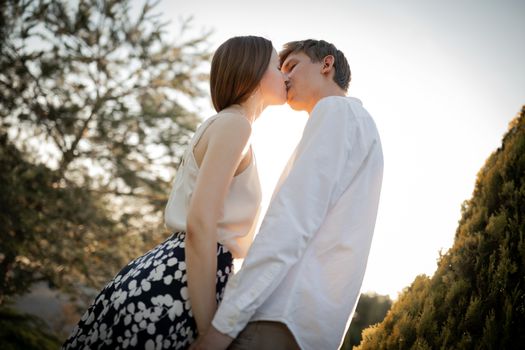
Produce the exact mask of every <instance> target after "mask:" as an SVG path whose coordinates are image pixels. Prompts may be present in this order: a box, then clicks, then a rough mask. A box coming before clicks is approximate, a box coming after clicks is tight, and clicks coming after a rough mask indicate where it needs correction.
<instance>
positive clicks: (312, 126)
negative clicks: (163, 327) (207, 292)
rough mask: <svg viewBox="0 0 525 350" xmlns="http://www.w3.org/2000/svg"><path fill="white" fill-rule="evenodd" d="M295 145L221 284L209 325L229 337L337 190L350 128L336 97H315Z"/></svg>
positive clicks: (291, 260) (287, 264)
mask: <svg viewBox="0 0 525 350" xmlns="http://www.w3.org/2000/svg"><path fill="white" fill-rule="evenodd" d="M310 118H311V120H309V123H308V124H307V126H306V128H305V131H304V134H303V138H302V140H301V142H300V144H299V146H298V149H297V154H296V159H295V163H294V164H293V167H292V169H291V171H290V173H289V175H288V177H287V178H286V180H284V182H283V183H282V186H281V187H280V189H279V191H278V192H277V193H276V194H275V195H274V198H273V200H272V203H271V204H270V207H269V209H268V212H267V214H266V216H265V218H264V220H263V222H262V224H261V229H260V231H259V234H258V235H257V237H256V239H255V241H254V243H253V245H252V247H251V248H250V251H249V253H248V256H247V257H246V259H245V261H244V264H243V266H242V268H241V270H240V271H239V272H238V273H237V274H236V275H235V276H233V277H232V278H231V279H230V281H229V282H228V285H227V287H226V292H225V295H224V299H223V301H222V303H221V305H220V307H219V309H218V311H217V313H216V315H215V317H214V319H213V322H212V325H213V326H214V328H215V329H216V330H218V331H219V332H221V333H223V334H225V335H228V336H229V337H231V338H235V337H236V336H237V335H238V333H239V332H240V331H241V330H242V329H243V328H244V327H245V326H246V324H247V323H248V321H249V320H250V318H251V317H252V316H253V314H254V313H255V311H256V310H257V308H258V307H259V306H260V305H261V304H262V303H263V302H264V301H265V300H266V299H267V298H268V297H269V296H270V295H271V294H272V292H273V291H274V290H275V288H277V286H278V285H279V284H280V283H281V281H282V279H283V278H284V277H285V276H286V273H287V272H288V270H289V269H290V268H291V267H292V266H293V265H294V264H295V263H296V262H297V260H299V259H300V257H301V256H302V254H303V253H304V250H305V249H306V247H307V244H308V242H309V240H310V239H311V238H312V237H313V235H314V234H315V233H316V232H317V231H318V230H319V228H320V226H321V225H322V223H323V221H324V219H325V217H326V214H327V212H328V210H329V208H330V207H331V206H332V205H333V204H334V202H335V200H336V199H337V198H339V196H340V194H341V193H342V190H343V189H342V188H341V186H340V182H339V179H340V178H343V177H344V170H345V168H346V164H347V160H348V158H349V154H350V153H351V151H352V150H351V148H352V143H353V141H352V140H353V139H355V137H354V135H353V134H354V133H355V132H356V130H355V127H353V125H352V123H354V121H355V119H354V118H353V116H351V115H348V109H347V108H346V106H345V105H344V103H341V102H340V101H331V100H327V101H321V102H320V103H319V104H318V106H316V108H315V109H314V112H313V113H312V116H311V117H310Z"/></svg>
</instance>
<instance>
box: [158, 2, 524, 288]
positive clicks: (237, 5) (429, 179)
mask: <svg viewBox="0 0 525 350" xmlns="http://www.w3.org/2000/svg"><path fill="white" fill-rule="evenodd" d="M158 9H160V10H161V11H162V13H163V16H165V18H166V19H170V20H172V21H173V23H174V26H173V27H172V28H173V35H176V34H177V33H178V31H177V30H176V28H177V26H176V24H177V23H178V22H177V21H178V20H179V19H180V18H181V17H184V18H186V17H188V16H194V21H193V28H192V31H193V32H194V33H195V34H198V33H200V32H202V31H204V30H206V29H213V30H214V34H213V35H212V37H211V44H212V47H213V49H215V48H216V47H218V46H219V45H220V44H221V43H222V42H223V41H224V40H226V39H228V38H229V37H232V36H238V35H259V36H264V37H266V38H268V39H270V40H272V42H273V44H274V46H275V47H276V48H277V50H279V49H280V48H281V47H282V45H283V44H284V43H286V42H288V41H292V40H301V39H307V38H314V39H324V40H326V41H329V42H332V43H333V44H335V45H336V46H337V47H338V48H339V49H341V50H342V51H343V52H344V53H345V55H346V56H347V59H348V61H349V63H350V67H351V70H352V83H351V86H350V90H349V95H350V96H355V97H358V98H359V99H361V100H362V101H363V104H364V106H365V108H367V109H368V111H369V112H370V113H371V114H372V116H373V117H374V119H375V121H376V124H377V127H378V129H379V132H380V135H381V137H382V144H383V152H384V157H385V172H384V179H383V189H382V195H381V202H380V207H379V213H378V218H377V224H376V230H375V234H374V240H373V245H372V250H371V253H370V257H369V260H368V269H367V273H366V276H365V281H364V283H363V289H362V291H363V292H367V291H375V292H378V293H380V294H389V295H390V296H391V297H392V298H395V297H397V293H398V292H400V291H401V290H402V289H403V288H404V287H406V286H408V285H409V284H410V283H411V282H412V281H413V279H414V278H415V277H416V276H417V275H418V274H421V273H425V274H427V275H432V274H433V272H434V271H435V269H436V261H437V258H438V255H439V250H440V249H443V251H446V250H447V249H448V248H450V246H451V245H452V242H453V239H454V234H455V230H456V228H457V222H458V220H459V218H460V207H461V203H462V202H463V201H464V200H466V199H468V198H470V196H471V194H472V191H473V189H474V183H475V180H476V174H477V172H478V170H479V169H480V168H481V167H482V165H483V163H484V161H485V159H486V158H487V157H488V156H489V155H490V153H491V152H493V151H494V150H495V149H496V148H497V147H498V146H499V145H500V143H501V138H502V136H503V134H504V133H505V131H506V130H507V125H508V122H509V121H510V120H511V119H512V118H513V117H514V116H515V115H516V114H517V113H518V111H519V110H520V108H521V106H522V105H523V104H525V64H524V63H523V62H525V45H524V44H523V43H524V41H523V40H524V39H523V38H525V2H523V1H521V0H515V1H510V0H502V1H495V0H494V1H488V0H483V1H480V0H462V1H457V0H440V1H437V0H435V1H430V0H399V1H390V0H378V1H370V0H369V1H365V0H359V1H353V0H350V1H349V0H340V1H328V0H327V1H321V2H318V1H316V2H310V1H281V0H265V1H260V2H253V1H250V2H248V1H240V0H223V1H206V0H191V1H173V0H171V1H170V0H163V1H161V3H160V5H159V8H158ZM212 111H213V110H212V108H211V103H210V104H209V106H208V107H207V109H206V107H205V113H204V115H203V118H206V117H208V116H210V115H211V114H212ZM305 121H306V114H303V113H297V112H293V111H292V110H291V109H290V108H289V107H288V106H282V107H272V108H269V109H267V111H265V112H264V114H263V115H262V116H261V119H259V120H258V121H257V122H256V123H255V134H254V148H255V152H256V157H257V161H258V167H259V170H260V174H261V182H262V185H263V191H264V196H265V199H264V200H265V202H264V203H263V204H264V205H265V206H266V205H267V202H268V199H269V197H270V196H271V193H272V188H273V186H274V184H275V182H276V181H277V177H278V175H279V173H280V171H281V170H282V167H283V166H284V164H285V162H286V160H287V158H288V156H289V155H290V153H291V152H292V150H293V148H294V147H295V145H296V143H297V142H298V140H299V138H300V136H301V133H302V128H303V127H304V123H305Z"/></svg>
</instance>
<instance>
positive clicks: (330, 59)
mask: <svg viewBox="0 0 525 350" xmlns="http://www.w3.org/2000/svg"><path fill="white" fill-rule="evenodd" d="M322 62H323V66H322V68H321V73H323V74H327V73H329V72H330V71H331V70H332V67H333V66H334V63H335V58H334V56H332V55H328V56H325V58H323V61H322Z"/></svg>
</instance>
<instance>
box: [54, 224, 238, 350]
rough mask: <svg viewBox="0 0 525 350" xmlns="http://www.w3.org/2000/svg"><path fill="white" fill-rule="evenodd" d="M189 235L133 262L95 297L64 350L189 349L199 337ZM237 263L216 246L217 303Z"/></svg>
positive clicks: (178, 235)
mask: <svg viewBox="0 0 525 350" xmlns="http://www.w3.org/2000/svg"><path fill="white" fill-rule="evenodd" d="M185 235H186V234H185V233H184V232H176V233H174V234H173V235H172V236H171V237H170V238H168V239H167V240H166V241H164V242H163V243H161V244H159V245H158V246H156V247H155V248H153V249H152V250H151V251H149V252H148V253H146V254H145V255H143V256H141V257H139V258H137V259H135V260H133V261H132V262H130V263H129V264H128V265H127V266H126V267H125V268H124V269H122V271H120V272H119V273H118V274H117V275H116V276H115V278H114V279H113V280H112V281H111V282H109V284H108V285H106V287H104V289H103V290H102V291H101V292H100V294H99V295H98V296H97V297H96V298H95V300H94V301H93V304H92V305H91V306H90V307H89V309H88V310H87V311H86V312H85V313H84V315H83V316H82V318H81V319H80V322H79V323H78V325H76V326H75V328H74V329H73V331H72V332H71V335H70V336H69V338H68V339H67V341H66V342H65V343H64V345H63V346H62V349H186V348H188V347H189V345H190V344H191V343H192V342H193V341H194V340H195V338H196V337H197V325H196V323H195V320H194V318H193V315H192V312H191V306H190V302H189V298H188V287H187V275H186V263H185V258H184V237H185ZM231 273H233V258H232V255H231V254H230V252H228V250H227V249H226V248H225V247H224V246H223V245H221V244H218V245H217V285H216V291H217V294H216V296H217V302H220V300H221V299H222V294H223V293H224V287H225V286H226V282H227V280H228V277H229V276H230V274H231Z"/></svg>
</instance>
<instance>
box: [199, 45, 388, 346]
mask: <svg viewBox="0 0 525 350" xmlns="http://www.w3.org/2000/svg"><path fill="white" fill-rule="evenodd" d="M280 59H281V70H282V72H283V73H284V74H285V77H286V83H287V91H288V104H289V105H290V106H291V107H292V108H293V109H294V110H304V111H307V112H308V113H309V116H310V117H309V120H308V122H307V124H306V126H305V129H304V133H303V137H302V139H301V141H300V143H299V145H298V146H297V149H296V150H295V152H294V154H293V155H292V157H291V159H290V161H289V163H288V165H287V167H286V169H285V170H284V172H283V174H282V176H281V179H280V180H279V183H278V185H277V188H276V190H275V192H274V196H273V198H272V201H271V203H270V206H269V208H268V211H267V213H266V216H265V218H264V220H263V222H262V224H261V228H260V230H259V233H258V235H257V237H256V239H255V241H254V243H253V245H252V247H251V248H250V251H249V253H248V256H247V257H246V259H245V261H244V264H243V266H242V268H241V269H240V271H239V272H238V273H237V274H236V275H235V276H233V277H232V278H231V279H230V281H229V282H228V285H227V287H226V291H225V295H224V299H223V301H222V303H221V305H220V306H219V308H218V310H217V313H216V314H215V317H214V319H213V322H212V326H213V327H210V329H209V330H208V332H207V333H206V334H204V336H203V337H202V338H200V339H199V340H198V342H197V343H196V344H195V346H194V348H196V349H225V348H227V347H228V346H230V344H231V346H230V349H272V350H276V349H298V348H301V349H307V350H324V349H337V348H338V347H339V346H340V344H341V341H342V340H343V337H344V335H345V333H346V330H347V329H348V326H349V320H350V319H351V316H352V314H353V312H354V310H355V307H356V304H357V300H358V298H359V294H360V289H361V283H362V280H363V276H364V273H365V269H366V264H367V260H368V254H369V250H370V245H371V241H372V235H373V231H374V225H375V220H376V215H377V207H378V203H379V194H380V189H381V182H382V176H383V155H382V149H381V142H380V139H379V135H378V133H377V129H376V126H375V124H374V121H373V120H372V118H371V117H370V115H369V114H368V112H367V111H366V110H365V109H364V108H363V107H362V104H361V102H360V101H359V100H357V99H355V98H351V97H346V91H347V89H348V85H349V82H350V67H349V65H348V62H347V61H346V58H345V56H344V55H343V53H342V52H341V51H339V50H338V49H337V48H336V47H335V46H334V45H332V44H330V43H327V42H325V41H322V40H320V41H317V40H304V41H296V42H290V43H288V44H286V45H285V47H284V50H283V51H282V52H281V53H280ZM235 338H236V339H235ZM234 339H235V340H234ZM232 341H233V343H232Z"/></svg>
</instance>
